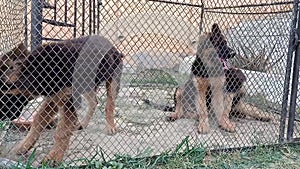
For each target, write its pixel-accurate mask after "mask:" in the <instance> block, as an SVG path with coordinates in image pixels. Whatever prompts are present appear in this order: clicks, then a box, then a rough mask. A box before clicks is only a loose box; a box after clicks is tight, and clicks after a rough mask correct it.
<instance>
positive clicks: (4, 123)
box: [0, 121, 8, 130]
mask: <svg viewBox="0 0 300 169" xmlns="http://www.w3.org/2000/svg"><path fill="white" fill-rule="evenodd" d="M7 123H8V122H7V121H0V130H4V128H5V126H6V125H7Z"/></svg>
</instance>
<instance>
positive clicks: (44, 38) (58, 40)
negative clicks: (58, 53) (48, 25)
mask: <svg viewBox="0 0 300 169" xmlns="http://www.w3.org/2000/svg"><path fill="white" fill-rule="evenodd" d="M43 40H45V41H57V42H60V41H63V39H56V38H46V37H43Z"/></svg>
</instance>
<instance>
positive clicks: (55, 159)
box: [42, 149, 64, 166]
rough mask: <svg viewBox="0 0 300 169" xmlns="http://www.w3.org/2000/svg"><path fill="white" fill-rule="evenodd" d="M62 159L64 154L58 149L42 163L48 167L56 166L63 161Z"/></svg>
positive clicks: (51, 152) (52, 151)
mask: <svg viewBox="0 0 300 169" xmlns="http://www.w3.org/2000/svg"><path fill="white" fill-rule="evenodd" d="M63 158H64V152H63V151H62V150H59V149H54V150H51V151H50V153H49V154H48V155H47V156H46V157H45V158H44V159H43V161H42V163H43V164H46V165H48V166H56V165H58V164H59V163H61V162H62V161H63Z"/></svg>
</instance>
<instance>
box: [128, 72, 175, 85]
mask: <svg viewBox="0 0 300 169" xmlns="http://www.w3.org/2000/svg"><path fill="white" fill-rule="evenodd" d="M150 84H151V85H158V84H159V85H173V86H177V85H178V83H177V81H176V79H175V78H174V77H173V76H172V75H170V74H169V73H167V72H165V71H163V70H160V69H147V70H144V71H142V72H140V73H138V74H137V76H136V77H134V78H132V79H131V80H130V85H132V86H135V85H150Z"/></svg>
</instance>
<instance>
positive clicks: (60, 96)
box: [1, 35, 124, 162]
mask: <svg viewBox="0 0 300 169" xmlns="http://www.w3.org/2000/svg"><path fill="white" fill-rule="evenodd" d="M86 44H88V45H89V46H87V45H86ZM81 54H83V55H86V56H88V57H92V58H96V59H97V58H101V60H99V64H98V65H97V71H96V75H95V79H94V81H93V82H94V83H95V85H96V86H95V88H94V89H92V90H90V91H85V93H84V95H86V98H87V100H88V102H89V104H92V105H89V109H90V111H91V112H92V113H93V112H94V108H95V106H96V105H97V100H96V89H97V86H99V85H100V84H101V83H102V82H106V89H107V104H106V110H105V111H106V121H107V128H108V132H109V133H115V132H116V130H117V128H116V124H115V121H114V108H115V98H116V95H117V88H118V81H117V78H116V77H118V78H119V77H120V74H121V72H122V70H121V69H122V65H123V57H124V55H123V54H122V53H120V52H119V51H118V50H117V49H116V48H115V47H114V46H113V45H112V44H111V43H110V42H109V41H108V40H107V39H106V38H104V37H102V36H98V35H93V36H87V37H82V38H77V39H71V40H65V41H62V42H56V43H48V44H44V45H41V46H39V47H38V48H37V49H35V50H33V51H32V52H30V53H29V54H28V56H27V57H26V58H25V59H24V60H22V59H21V60H22V61H21V62H19V63H21V64H15V63H13V64H6V63H8V62H10V61H11V60H10V59H5V60H4V59H2V62H4V65H13V66H12V69H9V71H6V72H4V73H3V74H2V76H1V79H2V81H3V82H4V83H5V84H4V85H2V86H1V91H2V92H3V93H4V94H13V95H18V94H23V95H25V96H26V97H36V96H45V97H46V100H45V101H44V102H43V104H42V109H40V111H39V112H38V113H37V114H36V115H35V117H34V121H33V124H32V126H31V128H30V131H29V133H28V134H27V136H26V137H25V138H24V139H23V140H22V141H21V142H20V143H19V144H18V145H17V146H16V147H15V148H14V150H15V151H16V152H17V153H18V154H23V153H26V152H28V151H29V150H30V149H31V148H32V147H33V146H34V144H35V142H36V141H37V140H38V138H39V136H40V134H41V132H42V131H43V129H44V128H45V126H47V125H48V124H49V122H50V121H51V120H52V119H53V117H54V115H56V113H57V112H58V111H59V110H60V113H61V118H60V120H59V122H58V125H57V127H56V128H57V130H56V133H55V136H54V139H55V144H54V146H53V148H52V149H51V151H50V152H49V154H48V155H47V156H46V157H45V159H44V161H52V162H60V161H62V160H63V157H64V154H65V151H66V150H67V148H68V145H69V141H70V137H71V136H72V132H73V131H74V130H75V129H76V127H77V126H76V125H77V124H78V122H77V121H78V119H77V115H76V112H75V107H74V98H73V97H72V92H73V89H74V86H73V73H74V69H75V65H76V64H78V61H77V59H78V58H80V55H81ZM91 55H92V56H91ZM79 64H81V63H80V62H79ZM89 118H90V116H89V117H87V119H86V120H84V122H83V124H82V125H85V124H86V125H87V123H88V121H89Z"/></svg>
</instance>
